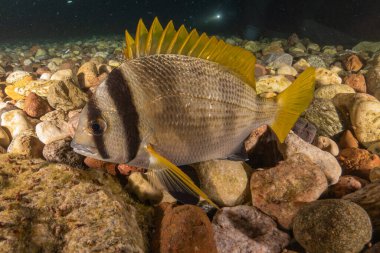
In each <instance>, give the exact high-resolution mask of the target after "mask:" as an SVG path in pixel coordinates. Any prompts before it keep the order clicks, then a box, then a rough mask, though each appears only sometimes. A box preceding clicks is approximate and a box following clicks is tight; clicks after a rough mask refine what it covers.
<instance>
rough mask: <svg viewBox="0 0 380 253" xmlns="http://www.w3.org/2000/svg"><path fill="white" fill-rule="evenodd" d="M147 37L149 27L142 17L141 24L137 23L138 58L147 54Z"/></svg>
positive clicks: (136, 42)
mask: <svg viewBox="0 0 380 253" xmlns="http://www.w3.org/2000/svg"><path fill="white" fill-rule="evenodd" d="M147 37H148V29H146V26H145V25H144V22H143V21H142V19H140V20H139V24H138V25H137V30H136V39H135V45H136V58H137V57H142V56H144V55H145V47H146V41H147Z"/></svg>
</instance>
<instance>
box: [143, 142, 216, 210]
mask: <svg viewBox="0 0 380 253" xmlns="http://www.w3.org/2000/svg"><path fill="white" fill-rule="evenodd" d="M146 150H147V151H148V153H149V155H150V163H149V169H150V171H152V172H153V173H154V172H157V173H156V176H155V177H154V180H152V181H153V182H154V181H157V180H156V179H158V181H159V182H160V184H161V185H162V186H163V187H165V188H167V189H169V190H172V189H173V190H176V191H180V192H186V193H191V194H194V195H199V196H200V197H202V198H203V199H205V200H206V201H207V202H209V203H210V204H211V205H212V206H214V207H215V208H217V209H219V207H218V206H217V205H216V204H215V203H214V202H213V201H212V200H211V199H210V198H209V197H208V196H207V195H206V194H205V193H204V192H203V191H202V190H201V189H199V188H198V186H196V185H195V184H194V182H193V181H192V180H191V179H190V177H189V176H188V175H186V174H185V173H184V172H183V171H182V170H181V169H180V168H178V167H177V166H175V165H174V164H173V163H171V162H170V161H169V160H167V159H166V158H164V157H162V156H161V155H159V154H158V153H157V152H156V151H155V150H154V148H153V147H152V146H151V145H150V144H149V145H147V146H146ZM150 176H151V177H152V173H150ZM154 184H155V185H156V184H157V183H154Z"/></svg>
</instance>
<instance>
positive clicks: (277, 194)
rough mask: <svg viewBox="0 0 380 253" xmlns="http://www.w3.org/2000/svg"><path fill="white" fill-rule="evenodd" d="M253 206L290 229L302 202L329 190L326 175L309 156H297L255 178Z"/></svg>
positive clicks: (252, 182)
mask: <svg viewBox="0 0 380 253" xmlns="http://www.w3.org/2000/svg"><path fill="white" fill-rule="evenodd" d="M250 187H251V195H252V205H253V206H255V207H257V208H259V209H260V210H261V211H263V212H264V213H266V214H268V215H270V216H271V217H275V219H276V221H277V222H278V223H279V224H280V225H281V226H282V227H284V228H286V229H290V227H291V224H292V221H293V218H294V216H295V215H296V214H297V212H298V210H299V208H300V207H301V206H302V203H303V204H305V203H307V202H311V201H314V200H317V199H318V198H319V196H320V195H321V194H322V193H323V192H324V191H325V190H326V189H327V180H326V176H325V175H324V173H323V172H322V170H321V168H320V167H319V166H318V165H316V164H315V163H313V161H312V160H311V159H309V158H308V157H307V156H306V155H303V154H294V155H292V156H290V157H289V158H287V159H286V160H285V161H283V162H280V163H279V164H278V165H277V166H276V167H274V168H270V169H266V170H259V171H255V172H254V173H253V174H252V177H251V184H250Z"/></svg>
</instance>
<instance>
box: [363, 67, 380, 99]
mask: <svg viewBox="0 0 380 253" xmlns="http://www.w3.org/2000/svg"><path fill="white" fill-rule="evenodd" d="M365 77H366V81H367V91H368V94H371V95H373V96H374V97H376V98H377V99H378V100H380V64H378V65H375V66H372V67H370V68H369V69H368V72H367V74H366V76H365Z"/></svg>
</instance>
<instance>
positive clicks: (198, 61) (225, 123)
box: [71, 18, 315, 207]
mask: <svg viewBox="0 0 380 253" xmlns="http://www.w3.org/2000/svg"><path fill="white" fill-rule="evenodd" d="M124 54H125V58H126V60H125V61H124V62H123V63H122V64H121V65H120V66H119V67H117V68H115V69H114V70H113V71H112V72H111V73H110V74H109V75H108V77H107V79H106V80H104V81H103V82H102V83H101V84H100V85H98V87H97V88H96V91H95V92H94V94H93V96H92V97H91V98H90V99H89V101H88V103H87V104H86V106H85V107H84V108H83V110H82V111H81V114H80V117H79V123H78V127H77V130H76V132H75V135H74V137H73V140H72V143H71V146H72V148H73V149H74V151H75V152H77V153H79V154H82V155H84V156H89V157H93V158H96V159H99V160H103V161H108V162H114V163H124V164H129V165H131V166H136V167H142V168H146V169H148V173H147V177H148V179H149V180H150V182H151V183H152V184H153V185H155V186H157V187H161V188H164V189H167V190H175V191H180V192H187V193H190V194H193V195H198V196H200V197H202V198H203V199H205V200H206V201H208V202H209V203H210V204H211V205H213V206H215V207H218V206H217V205H216V204H215V203H214V202H213V201H212V200H211V199H210V198H209V197H208V196H207V195H206V194H205V193H204V192H203V191H202V190H201V189H199V187H198V186H196V185H195V184H194V182H193V181H192V180H191V179H190V177H188V176H187V175H186V174H185V173H184V172H183V171H182V170H181V169H180V168H178V166H181V165H188V164H194V163H198V162H202V161H207V160H212V159H228V158H231V157H239V156H240V154H241V153H242V152H241V151H242V147H243V142H244V140H245V139H246V138H247V137H248V136H249V134H250V133H251V132H252V131H253V130H255V129H256V128H258V127H260V126H261V125H268V126H270V127H271V129H272V130H273V131H274V133H275V134H276V136H277V138H278V140H279V141H280V142H283V141H284V139H285V138H286V136H287V134H288V133H289V131H290V129H291V128H292V126H293V125H294V124H295V122H296V120H297V119H298V117H299V116H300V114H301V113H302V112H303V111H304V110H305V109H306V108H307V107H308V106H309V104H310V102H311V100H312V98H313V92H314V85H315V84H314V83H315V69H314V68H312V67H311V68H308V69H306V70H305V71H304V72H303V73H301V74H300V75H299V76H298V77H297V78H296V80H295V81H294V82H293V83H292V84H291V85H290V86H289V87H288V88H287V89H286V90H285V91H283V92H282V93H280V94H279V95H277V96H276V97H274V98H262V97H260V96H258V95H257V93H256V91H255V85H256V83H255V77H254V69H255V63H256V58H255V56H254V55H253V54H252V53H251V52H250V51H248V50H245V49H243V48H241V47H238V46H233V45H230V44H227V43H225V42H224V41H223V40H220V39H217V38H216V37H215V36H211V37H209V36H208V35H206V34H205V33H202V34H199V33H198V32H197V30H196V29H193V30H191V31H190V32H188V31H187V29H186V28H185V27H184V25H182V26H181V27H180V28H179V29H178V30H176V29H175V27H174V23H173V21H170V22H169V23H168V24H167V25H166V27H165V28H163V27H162V25H161V24H160V22H159V20H158V18H155V19H154V21H153V23H152V25H151V27H150V28H149V30H148V29H147V28H146V26H145V24H144V22H143V21H142V20H141V19H140V21H139V23H138V25H137V30H136V35H135V37H134V38H133V37H132V36H131V35H130V33H129V32H128V31H126V46H125V52H124Z"/></svg>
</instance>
